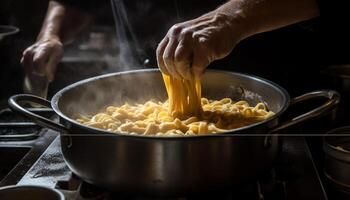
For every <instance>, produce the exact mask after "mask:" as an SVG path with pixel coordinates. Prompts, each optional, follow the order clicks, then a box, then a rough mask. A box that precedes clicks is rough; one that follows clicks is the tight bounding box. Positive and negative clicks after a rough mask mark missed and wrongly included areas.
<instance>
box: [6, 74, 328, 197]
mask: <svg viewBox="0 0 350 200" xmlns="http://www.w3.org/2000/svg"><path fill="white" fill-rule="evenodd" d="M202 87H203V96H205V97H208V98H209V99H220V98H224V97H230V98H232V99H233V100H241V99H244V100H246V101H248V102H249V103H251V104H252V105H254V104H256V103H258V102H264V103H265V104H266V105H267V106H268V108H269V109H270V110H272V111H274V112H275V113H276V115H275V116H274V117H272V118H270V119H268V120H266V121H264V122H260V123H256V124H253V125H250V126H246V127H242V128H239V129H235V130H232V131H230V132H227V133H224V134H219V135H207V136H190V137H152V136H150V137H149V136H130V135H122V134H112V133H109V132H107V131H103V130H99V129H95V128H91V127H87V126H84V125H81V124H79V123H77V122H75V121H74V118H75V117H76V115H77V114H81V113H82V114H89V113H94V112H96V111H98V110H100V109H102V108H103V107H105V106H106V105H115V104H123V103H124V102H130V103H133V102H144V101H146V100H149V99H155V100H165V99H166V93H165V88H164V85H163V80H162V77H161V75H160V73H159V71H158V70H137V71H131V72H123V73H115V74H109V75H104V76H99V77H95V78H91V79H87V80H84V81H80V82H78V83H76V84H73V85H71V86H68V87H66V88H64V89H63V90H61V91H60V92H58V93H57V94H56V95H55V96H54V97H53V99H52V101H51V106H52V107H53V109H54V110H55V112H56V113H57V114H58V115H59V116H60V124H58V123H55V122H53V121H49V120H48V119H44V120H43V119H42V118H38V116H35V115H32V114H31V113H30V112H28V111H27V110H26V109H24V108H22V107H21V106H20V105H19V104H18V102H17V101H19V100H22V101H23V100H29V101H31V100H33V101H34V102H35V103H41V104H43V105H45V106H49V105H48V102H47V101H45V100H43V99H40V98H37V97H34V96H28V95H17V96H13V97H11V98H10V100H9V104H10V106H11V108H12V109H14V110H15V111H18V112H20V113H22V114H24V115H26V116H27V117H30V118H31V119H32V120H34V121H36V122H37V123H38V124H39V125H42V126H47V127H50V128H53V129H55V130H63V132H62V133H61V147H62V152H63V155H64V158H65V160H66V162H67V164H68V166H69V168H70V169H71V170H72V171H73V172H74V173H76V174H77V175H79V176H80V177H81V178H82V179H84V180H85V181H87V182H89V183H92V184H95V185H99V186H103V187H106V188H108V189H110V190H117V191H128V192H140V193H149V194H152V195H181V194H186V193H195V192H201V191H203V190H206V191H209V190H216V189H225V188H226V187H229V186H231V185H234V184H239V183H242V182H244V181H247V180H250V179H253V178H255V177H256V176H257V175H258V174H260V173H263V172H264V171H265V170H266V169H268V168H269V167H270V166H271V165H272V164H273V161H274V159H275V157H276V155H277V153H278V150H279V137H278V136H270V135H269V137H268V138H269V142H268V143H269V145H266V134H267V133H268V132H269V131H270V130H272V128H276V127H277V126H278V124H279V122H278V118H279V116H280V115H281V114H282V113H283V112H284V111H285V110H286V109H287V107H288V105H289V95H288V93H287V92H286V91H285V90H284V89H283V88H281V87H279V86H278V85H276V84H274V83H272V82H269V81H267V80H264V79H261V78H257V77H254V76H250V75H244V74H239V73H233V72H225V71H208V72H207V73H206V74H205V76H204V78H203V81H202ZM242 88H243V90H242ZM321 93H322V92H321ZM311 96H312V95H311ZM330 101H332V99H330V100H328V102H330ZM332 105H333V104H332ZM326 107H327V108H328V107H329V105H327V106H326ZM322 111H327V109H326V110H324V109H322ZM312 117H315V116H314V115H313V116H312ZM304 119H308V118H304ZM301 121H304V120H300V121H298V122H301ZM287 123H288V122H287ZM62 127H65V128H62ZM67 133H68V134H67ZM248 136H250V137H248Z"/></svg>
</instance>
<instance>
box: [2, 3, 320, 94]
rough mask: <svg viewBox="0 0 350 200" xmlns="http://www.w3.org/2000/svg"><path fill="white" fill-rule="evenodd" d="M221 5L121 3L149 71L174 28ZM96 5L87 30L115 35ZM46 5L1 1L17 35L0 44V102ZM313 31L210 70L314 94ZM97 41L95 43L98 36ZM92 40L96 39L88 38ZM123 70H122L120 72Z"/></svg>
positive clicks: (260, 39)
mask: <svg viewBox="0 0 350 200" xmlns="http://www.w3.org/2000/svg"><path fill="white" fill-rule="evenodd" d="M221 2H222V1H214V0H210V1H199V0H192V1H185V0H178V1H161V0H148V1H125V8H126V14H127V16H128V19H129V22H130V26H131V27H132V29H133V31H134V32H135V35H136V37H137V39H138V41H139V42H140V43H142V42H144V44H146V45H139V46H141V50H142V51H144V52H145V54H146V56H147V57H150V59H151V60H153V65H152V64H151V66H155V52H154V50H155V49H154V48H156V46H157V43H158V42H159V41H158V40H160V39H161V38H162V36H163V35H164V34H165V32H166V30H167V29H168V28H169V27H170V26H171V25H172V24H173V23H175V22H181V21H183V20H187V19H191V18H194V17H196V16H198V15H200V14H202V13H205V12H207V11H209V10H212V9H214V8H215V7H217V6H218V5H219V4H220V3H221ZM96 3H97V4H98V5H97V4H96V9H92V12H93V13H94V16H95V18H94V22H93V23H92V25H91V26H90V27H93V26H102V27H104V28H103V29H102V30H105V27H107V29H106V30H112V31H113V32H114V27H113V26H114V25H113V24H114V20H113V17H112V12H111V7H110V1H109V0H104V1H102V0H100V1H96ZM47 4H48V1H46V0H30V1H14V0H1V1H0V24H11V25H15V26H18V27H19V28H20V29H21V31H20V32H19V34H17V35H15V36H14V37H12V38H8V39H5V40H4V41H2V42H1V43H0V52H1V54H0V56H1V58H2V59H1V60H2V62H1V64H0V66H1V79H0V83H1V85H2V86H1V93H0V95H1V97H0V99H4V98H7V97H8V96H9V95H11V94H14V93H18V92H21V89H22V80H23V72H22V69H21V67H20V64H19V61H20V57H21V54H22V52H23V50H24V49H25V48H26V47H27V46H29V45H30V44H32V43H33V42H34V41H35V38H36V35H37V34H38V32H39V30H40V26H41V23H42V21H43V18H44V16H45V13H46V8H47ZM198 5H199V6H198ZM162 20H163V21H162ZM318 26H319V21H318V20H311V21H309V22H305V23H302V24H298V25H293V26H289V27H286V28H283V29H280V30H276V31H272V32H269V33H263V34H259V35H256V36H253V37H251V38H248V39H246V40H244V41H242V42H241V43H240V44H239V45H238V46H237V47H236V48H235V49H234V51H233V52H232V54H231V55H230V56H229V57H227V58H225V59H223V60H222V61H217V62H215V63H213V64H212V65H211V66H210V67H211V68H219V69H226V70H233V71H240V72H244V73H250V74H255V75H259V76H262V77H265V78H268V79H271V80H272V81H276V82H277V83H279V84H281V85H282V86H284V87H286V89H287V90H288V91H290V92H291V93H292V95H293V96H294V95H296V94H300V93H301V92H305V91H307V90H312V89H316V88H319V87H321V86H320V85H319V84H318V83H319V82H320V79H319V71H320V69H321V68H322V62H321V58H320V50H321V47H320V44H321V40H320V37H319V30H318ZM108 27H109V28H108ZM92 29H93V28H92ZM93 30H94V29H93ZM99 30H101V29H99ZM89 32H91V29H89V28H88V29H86V30H85V31H84V32H83V33H82V34H81V35H80V36H78V37H77V38H78V39H77V40H76V42H75V43H73V44H71V45H69V46H67V47H66V49H65V50H66V51H65V52H66V54H65V56H68V57H69V56H70V55H69V54H70V52H75V53H76V50H77V49H78V51H80V50H79V48H80V47H81V46H79V44H82V43H84V42H86V41H85V38H87V39H86V40H89V37H90V36H91V35H90V36H89ZM97 36H98V37H99V35H97ZM149 36H155V38H156V39H154V38H153V39H152V40H150V39H149ZM94 37H96V34H94V35H93V37H92V38H94ZM90 40H91V37H90ZM150 41H151V42H150ZM90 42H91V41H90ZM117 43H118V41H117ZM132 45H134V44H132ZM73 50H75V51H73ZM104 51H106V50H105V49H101V50H99V51H98V53H99V54H98V53H96V51H95V53H96V54H92V56H89V57H90V58H93V57H96V58H101V57H103V56H100V53H101V52H104ZM91 52H92V53H93V51H90V52H89V53H91ZM86 55H87V54H85V53H81V57H84V58H86V57H87V56H86ZM94 55H95V56H94ZM142 59H143V58H142ZM142 59H141V62H142ZM139 60H140V59H139ZM116 65H117V64H116ZM66 66H68V67H70V66H69V65H66ZM125 69H127V68H124V69H123V70H125ZM113 70H115V71H116V70H118V69H113ZM113 70H112V71H113ZM74 76H75V75H74ZM3 83H11V84H5V85H6V87H4V84H3ZM60 87H61V86H60Z"/></svg>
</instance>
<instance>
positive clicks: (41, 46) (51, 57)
mask: <svg viewBox="0 0 350 200" xmlns="http://www.w3.org/2000/svg"><path fill="white" fill-rule="evenodd" d="M62 56H63V45H62V43H61V41H60V40H59V39H58V38H56V37H49V38H46V39H40V40H38V41H37V42H36V43H35V44H33V45H32V46H30V47H28V48H27V49H26V50H25V51H24V52H23V56H22V59H21V63H22V65H23V67H24V69H25V71H26V73H28V74H30V73H32V74H36V75H39V76H46V77H47V79H48V80H49V81H52V80H53V79H54V76H55V71H56V67H57V65H58V63H59V62H60V60H61V58H62Z"/></svg>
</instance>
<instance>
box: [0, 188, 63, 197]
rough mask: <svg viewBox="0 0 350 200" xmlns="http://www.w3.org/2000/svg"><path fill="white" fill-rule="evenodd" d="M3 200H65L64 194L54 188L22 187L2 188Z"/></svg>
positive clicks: (0, 190) (0, 191) (0, 192)
mask: <svg viewBox="0 0 350 200" xmlns="http://www.w3.org/2000/svg"><path fill="white" fill-rule="evenodd" d="M0 197H1V200H15V199H25V200H40V199H42V200H44V199H45V200H64V199H65V198H64V196H63V194H62V193H61V192H60V191H58V190H56V189H52V188H47V187H44V186H33V185H21V186H16V185H14V186H6V187H2V188H0Z"/></svg>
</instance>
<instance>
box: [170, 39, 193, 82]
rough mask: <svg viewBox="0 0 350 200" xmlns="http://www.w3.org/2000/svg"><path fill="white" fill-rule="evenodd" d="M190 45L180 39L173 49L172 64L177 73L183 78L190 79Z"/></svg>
mask: <svg viewBox="0 0 350 200" xmlns="http://www.w3.org/2000/svg"><path fill="white" fill-rule="evenodd" d="M192 57H193V56H192V47H190V45H185V43H184V41H183V40H182V41H180V43H179V45H178V46H177V48H176V51H175V58H174V65H175V69H176V70H177V72H178V74H179V75H180V76H181V77H182V78H184V79H187V80H188V79H190V78H191V73H190V67H191V63H192Z"/></svg>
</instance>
